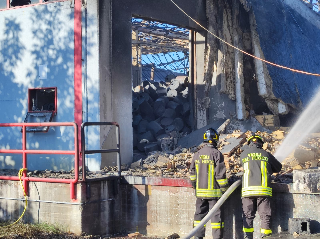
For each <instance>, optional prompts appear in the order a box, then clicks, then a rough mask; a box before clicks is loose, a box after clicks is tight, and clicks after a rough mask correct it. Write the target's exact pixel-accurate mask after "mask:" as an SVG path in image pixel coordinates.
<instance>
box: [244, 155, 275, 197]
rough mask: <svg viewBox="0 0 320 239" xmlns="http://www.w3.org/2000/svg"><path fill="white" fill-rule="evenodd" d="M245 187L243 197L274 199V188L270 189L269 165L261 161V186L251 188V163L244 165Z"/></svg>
mask: <svg viewBox="0 0 320 239" xmlns="http://www.w3.org/2000/svg"><path fill="white" fill-rule="evenodd" d="M243 169H244V174H243V186H242V197H250V196H270V197H272V188H270V187H268V173H267V163H266V162H265V161H261V186H249V174H250V171H249V163H248V162H247V163H244V165H243Z"/></svg>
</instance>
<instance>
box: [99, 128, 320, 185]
mask: <svg viewBox="0 0 320 239" xmlns="http://www.w3.org/2000/svg"><path fill="white" fill-rule="evenodd" d="M252 134H253V132H251V131H247V132H245V133H242V132H239V131H234V132H233V133H232V134H221V135H220V142H219V145H218V149H219V150H220V151H221V152H222V153H223V155H224V157H225V163H226V168H227V176H228V178H229V179H230V180H232V179H233V178H234V179H236V178H237V177H240V176H241V175H242V173H243V168H242V166H241V162H240V154H241V152H242V151H243V150H244V149H246V147H248V144H247V140H246V139H247V138H248V137H250V136H251V135H252ZM259 134H260V135H261V136H263V138H264V139H265V143H264V145H263V148H264V149H265V150H266V151H268V152H270V153H272V154H274V153H275V151H276V149H277V148H278V147H279V145H280V144H281V142H282V140H283V139H284V138H285V135H286V134H287V132H285V131H281V130H277V131H274V132H272V133H268V132H259ZM319 144H320V135H311V136H310V137H309V138H307V139H306V140H305V142H303V143H302V144H301V145H300V146H299V147H298V148H297V149H296V150H295V151H294V152H292V153H291V154H290V155H289V156H288V157H287V158H286V159H285V160H284V161H283V162H282V164H283V168H282V171H281V172H280V173H278V174H274V175H273V179H274V181H275V182H281V183H291V182H292V171H293V170H298V169H307V168H311V167H319V166H320V150H319ZM201 147H203V144H200V145H199V146H194V147H192V148H188V149H187V148H180V147H178V148H176V149H175V150H174V151H166V152H163V151H153V152H150V153H149V154H148V156H147V157H146V158H145V159H143V158H141V159H139V160H138V161H136V162H134V163H132V164H131V165H130V166H128V167H127V170H125V171H123V174H124V175H134V176H146V177H172V178H189V166H190V162H191V160H192V158H193V155H194V153H195V152H196V151H197V150H198V149H200V148H201ZM104 170H105V171H109V172H110V171H116V170H115V169H111V168H105V169H104Z"/></svg>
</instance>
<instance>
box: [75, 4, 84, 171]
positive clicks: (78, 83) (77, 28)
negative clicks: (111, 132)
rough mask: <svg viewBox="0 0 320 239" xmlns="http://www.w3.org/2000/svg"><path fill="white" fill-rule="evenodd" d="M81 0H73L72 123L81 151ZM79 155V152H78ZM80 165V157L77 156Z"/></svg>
mask: <svg viewBox="0 0 320 239" xmlns="http://www.w3.org/2000/svg"><path fill="white" fill-rule="evenodd" d="M81 17H82V16H81V0H74V121H75V123H76V124H77V125H78V145H79V149H81V135H80V133H81V128H80V127H81V124H82V35H81V30H82V29H81ZM79 154H80V151H79ZM78 158H79V161H80V165H81V157H80V155H79V157H78Z"/></svg>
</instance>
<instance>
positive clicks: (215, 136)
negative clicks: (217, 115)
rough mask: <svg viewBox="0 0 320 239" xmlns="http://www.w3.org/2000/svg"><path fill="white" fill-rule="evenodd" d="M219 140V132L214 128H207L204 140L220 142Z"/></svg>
mask: <svg viewBox="0 0 320 239" xmlns="http://www.w3.org/2000/svg"><path fill="white" fill-rule="evenodd" d="M218 141H219V133H218V132H217V131H216V130H215V129H213V128H210V129H207V130H206V132H205V133H204V134H203V142H207V143H211V144H212V143H213V142H215V143H218Z"/></svg>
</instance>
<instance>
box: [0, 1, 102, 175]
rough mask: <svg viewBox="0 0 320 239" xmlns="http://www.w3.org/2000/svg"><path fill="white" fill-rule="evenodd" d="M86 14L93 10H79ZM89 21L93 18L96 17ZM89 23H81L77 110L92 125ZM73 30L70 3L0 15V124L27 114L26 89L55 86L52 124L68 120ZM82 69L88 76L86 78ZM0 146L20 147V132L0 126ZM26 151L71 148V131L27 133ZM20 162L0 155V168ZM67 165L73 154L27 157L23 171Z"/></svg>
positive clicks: (95, 111)
mask: <svg viewBox="0 0 320 239" xmlns="http://www.w3.org/2000/svg"><path fill="white" fill-rule="evenodd" d="M95 6H96V5H95ZM96 11H97V10H96ZM90 14H95V12H94V11H91V12H90V11H84V14H83V20H86V18H87V17H88V16H90ZM92 18H97V15H95V16H91V19H92ZM84 22H86V21H84ZM92 24H95V22H93V23H92ZM92 24H91V25H89V24H84V25H83V26H84V30H86V28H87V27H88V26H89V27H90V28H88V29H89V30H88V31H84V32H85V33H86V34H83V39H84V41H83V42H84V45H83V47H84V51H83V89H84V94H83V95H84V106H83V108H84V110H83V111H84V120H91V121H97V120H98V119H99V103H98V102H99V90H98V88H99V87H98V84H97V82H99V77H98V76H99V74H98V72H99V70H98V68H97V67H96V68H94V67H92V66H91V65H96V66H98V63H97V59H98V50H97V49H95V47H96V46H98V43H97V40H96V38H95V37H94V31H97V27H98V26H97V24H95V25H92ZM73 28H74V18H73V6H70V1H65V2H56V3H49V4H42V5H36V6H28V7H24V8H17V9H10V10H6V11H1V12H0V108H1V112H2V113H1V115H0V123H17V122H23V121H24V119H25V115H26V113H27V100H28V88H36V87H57V92H58V96H57V98H58V107H57V108H58V112H57V115H56V116H54V118H53V122H73V121H74V31H73ZM89 33H90V34H91V35H90V36H89ZM88 36H89V37H88ZM92 49H93V50H92ZM91 50H92V51H91ZM40 66H41V67H42V68H44V69H46V75H45V74H44V75H43V74H42V73H43V72H39V67H40ZM41 67H40V68H41ZM88 70H91V73H89V74H88ZM88 92H90V93H88ZM88 105H90V107H88ZM86 109H90V110H86ZM94 133H95V134H99V132H97V131H95V132H94ZM97 138H98V140H99V137H97ZM96 143H97V142H96V141H92V142H91V144H96ZM97 144H98V145H99V143H97ZM0 147H1V148H6V149H21V148H22V134H21V132H20V129H17V128H0ZM27 148H28V149H54V150H72V149H74V130H73V127H50V129H49V131H48V132H47V133H28V134H27ZM95 158H96V159H95V160H96V161H97V162H95V164H99V158H97V157H95ZM21 162H22V156H21V155H19V154H8V155H4V154H1V155H0V168H16V169H19V168H21V167H22V163H21ZM73 166H74V157H73V156H67V155H29V156H28V170H36V169H37V170H44V169H53V170H59V169H64V170H70V169H72V168H73Z"/></svg>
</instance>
